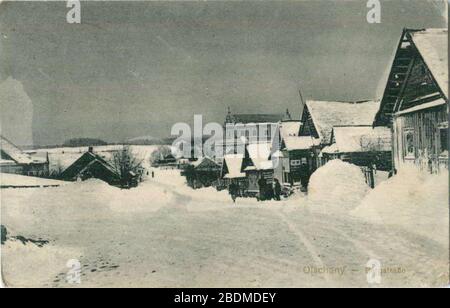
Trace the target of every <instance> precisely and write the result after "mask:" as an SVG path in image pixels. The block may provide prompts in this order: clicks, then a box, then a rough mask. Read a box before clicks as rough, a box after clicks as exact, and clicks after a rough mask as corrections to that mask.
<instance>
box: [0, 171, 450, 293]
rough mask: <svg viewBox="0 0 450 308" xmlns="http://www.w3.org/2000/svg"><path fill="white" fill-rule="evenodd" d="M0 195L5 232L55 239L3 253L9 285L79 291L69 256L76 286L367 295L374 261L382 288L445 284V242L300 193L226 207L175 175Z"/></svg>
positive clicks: (16, 245)
mask: <svg viewBox="0 0 450 308" xmlns="http://www.w3.org/2000/svg"><path fill="white" fill-rule="evenodd" d="M1 194H2V195H1V198H2V224H4V225H6V227H7V228H8V231H9V235H22V236H25V237H27V238H33V239H37V238H42V239H46V240H49V241H50V244H48V245H46V246H44V247H43V248H38V247H36V246H35V245H33V244H30V243H28V244H27V245H26V246H25V245H23V244H22V243H20V242H18V241H13V240H9V241H8V242H7V243H6V245H4V246H2V257H3V258H2V267H3V274H4V278H5V282H6V283H7V284H9V285H11V286H59V287H71V286H78V285H71V284H68V283H67V282H66V275H67V273H68V270H69V269H68V268H67V267H66V263H67V261H68V260H69V259H77V260H79V261H80V263H81V275H82V276H81V286H82V287H90V286H101V287H107V286H112V287H116V286H125V287H132V286H146V287H311V286H331V287H344V286H350V287H358V286H363V287H365V286H370V285H369V284H368V282H367V278H366V271H365V270H366V269H365V267H366V264H367V262H368V261H369V259H377V260H379V261H380V262H381V265H382V269H383V275H382V283H381V286H405V285H406V286H430V285H432V286H440V285H444V284H445V283H446V282H447V280H448V245H443V243H440V242H438V241H434V240H432V239H430V238H428V237H424V236H420V235H418V234H416V233H413V232H410V231H407V230H405V229H403V228H401V227H396V226H392V225H389V226H387V225H382V224H372V223H369V222H366V221H363V220H361V219H359V218H355V217H353V216H350V215H348V214H345V213H336V212H326V211H323V210H321V211H318V210H316V209H315V207H314V205H312V204H311V203H310V202H308V200H307V198H306V197H302V196H299V197H296V198H294V199H293V200H290V201H288V202H286V201H285V202H280V203H276V202H268V203H258V202H256V201H255V200H251V199H238V201H237V204H236V205H233V203H232V202H231V198H230V197H229V196H228V195H227V193H226V192H216V191H215V190H212V189H203V190H197V191H193V190H191V189H190V188H188V187H187V186H185V185H184V181H183V179H182V178H181V177H180V176H179V174H178V173H176V172H174V171H159V170H158V171H157V172H156V178H155V179H148V180H147V181H146V182H145V183H144V184H143V185H141V186H140V187H139V188H137V189H134V190H130V191H122V190H119V189H116V188H112V187H109V186H107V185H106V184H104V183H100V182H97V181H90V182H88V183H81V184H73V185H67V186H65V187H60V188H41V189H19V190H3V191H2V192H1ZM375 286H377V285H375Z"/></svg>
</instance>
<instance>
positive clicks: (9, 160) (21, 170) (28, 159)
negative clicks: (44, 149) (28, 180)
mask: <svg viewBox="0 0 450 308" xmlns="http://www.w3.org/2000/svg"><path fill="white" fill-rule="evenodd" d="M0 153H1V156H0V172H2V173H13V174H20V175H27V176H37V177H48V176H49V159H48V155H47V153H43V155H40V154H37V153H25V152H23V151H22V150H21V149H19V148H18V147H17V146H16V145H14V144H13V143H12V142H11V141H9V140H8V139H6V138H5V137H4V136H1V135H0Z"/></svg>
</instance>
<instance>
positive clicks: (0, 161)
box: [0, 159, 17, 166]
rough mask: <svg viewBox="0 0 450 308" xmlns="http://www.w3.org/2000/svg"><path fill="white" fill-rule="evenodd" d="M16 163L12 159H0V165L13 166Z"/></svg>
mask: <svg viewBox="0 0 450 308" xmlns="http://www.w3.org/2000/svg"><path fill="white" fill-rule="evenodd" d="M16 164H17V163H16V162H15V161H13V160H8V159H0V166H14V165H16Z"/></svg>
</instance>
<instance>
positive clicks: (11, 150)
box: [0, 135, 33, 164]
mask: <svg viewBox="0 0 450 308" xmlns="http://www.w3.org/2000/svg"><path fill="white" fill-rule="evenodd" d="M0 150H1V151H3V152H4V153H5V154H6V155H8V156H9V157H10V158H11V159H12V160H14V161H15V162H16V163H18V164H31V163H33V160H32V159H31V157H30V155H28V154H26V153H24V152H22V150H20V149H19V148H18V147H17V146H15V145H14V144H13V143H12V142H11V141H9V140H8V139H6V138H5V137H3V136H1V135H0Z"/></svg>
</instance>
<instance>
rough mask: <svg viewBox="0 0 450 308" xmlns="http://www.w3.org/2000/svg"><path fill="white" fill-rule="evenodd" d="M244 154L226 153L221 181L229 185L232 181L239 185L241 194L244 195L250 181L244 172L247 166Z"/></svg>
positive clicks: (225, 185) (224, 184)
mask: <svg viewBox="0 0 450 308" xmlns="http://www.w3.org/2000/svg"><path fill="white" fill-rule="evenodd" d="M245 162H246V159H245V155H244V154H226V155H225V156H224V157H223V163H222V170H221V182H222V186H224V187H228V186H229V185H230V184H231V183H234V184H236V185H237V186H238V187H239V195H240V196H244V195H245V192H246V191H247V189H248V181H247V178H246V174H245V172H244V169H245V166H246V163H245Z"/></svg>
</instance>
